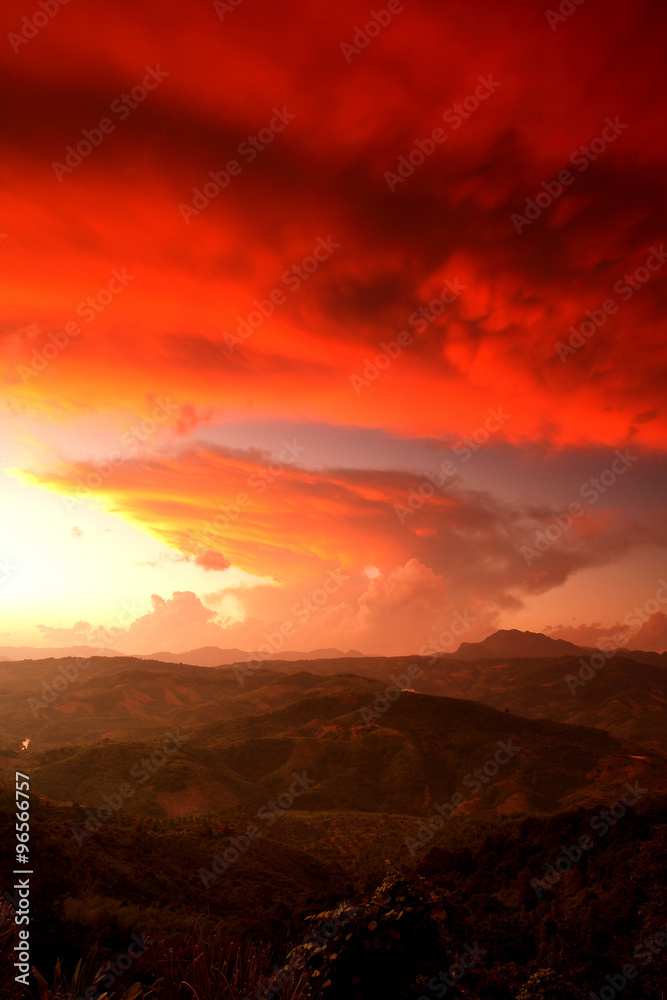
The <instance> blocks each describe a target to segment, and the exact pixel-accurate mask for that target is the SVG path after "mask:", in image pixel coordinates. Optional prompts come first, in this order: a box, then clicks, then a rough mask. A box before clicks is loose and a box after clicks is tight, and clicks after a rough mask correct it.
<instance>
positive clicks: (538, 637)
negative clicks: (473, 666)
mask: <svg viewBox="0 0 667 1000" xmlns="http://www.w3.org/2000/svg"><path fill="white" fill-rule="evenodd" d="M583 652H587V650H586V649H584V647H583V646H575V645H574V643H572V642H567V641H566V640H565V639H552V638H551V637H550V636H548V635H544V634H543V633H542V632H521V631H519V629H516V628H512V629H499V631H498V632H494V633H493V635H490V636H487V638H486V639H484V640H483V642H462V643H461V645H460V646H459V648H458V649H457V650H456V652H455V653H452V654H451V655H452V656H455V657H456V658H457V660H481V659H484V658H485V657H489V656H531V657H538V656H577V655H581V654H582V653H583Z"/></svg>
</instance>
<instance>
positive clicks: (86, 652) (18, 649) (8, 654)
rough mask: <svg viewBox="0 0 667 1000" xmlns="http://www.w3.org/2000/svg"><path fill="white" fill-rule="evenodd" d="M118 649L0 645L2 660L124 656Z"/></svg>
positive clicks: (0, 658) (0, 657) (0, 659)
mask: <svg viewBox="0 0 667 1000" xmlns="http://www.w3.org/2000/svg"><path fill="white" fill-rule="evenodd" d="M123 655H124V654H123V653H119V652H118V650H117V649H107V648H106V647H104V646H102V647H101V648H100V647H99V646H0V661H2V660H9V661H12V662H15V661H18V660H44V659H47V658H49V657H63V656H77V657H79V656H81V657H88V656H123Z"/></svg>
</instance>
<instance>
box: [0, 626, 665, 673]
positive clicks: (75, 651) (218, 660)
mask: <svg viewBox="0 0 667 1000" xmlns="http://www.w3.org/2000/svg"><path fill="white" fill-rule="evenodd" d="M595 652H598V648H597V647H595V646H578V645H575V644H574V643H572V642H567V640H565V639H553V638H552V637H551V636H548V635H544V634H543V633H542V632H522V631H520V630H519V629H499V630H498V631H497V632H494V633H493V634H492V635H489V636H487V638H486V639H484V640H483V641H482V642H462V643H461V644H460V646H459V648H458V649H457V650H456V651H455V652H452V653H443V654H442V655H444V656H451V657H456V658H457V659H459V660H461V659H466V660H480V659H492V658H494V657H498V656H503V657H516V656H529V657H533V658H535V657H553V656H587V655H588V656H590V655H591V653H595ZM614 652H616V653H618V654H622V655H623V656H625V657H626V658H627V659H629V660H636V661H637V662H638V663H652V664H656V665H660V664H662V665H664V666H667V652H664V653H656V652H650V651H649V652H646V651H642V650H636V649H627V648H625V647H619V648H618V649H616V650H614ZM128 655H133V656H136V657H137V658H138V659H142V660H158V661H159V662H160V663H180V664H190V665H191V666H195V667H219V666H225V665H228V664H232V663H242V662H244V661H246V662H247V661H253V662H254V661H256V660H257V659H258V658H259V656H258V653H257V652H256V651H252V650H245V649H238V648H235V647H230V648H224V649H223V648H221V647H220V646H201V647H199V648H197V649H189V650H185V651H184V652H182V653H172V652H170V651H168V650H160V651H159V652H157V653H136V654H127V653H120V652H119V651H118V650H115V649H111V648H104V647H103V648H99V647H98V646H86V645H83V646H49V647H39V646H0V662H1V661H12V662H13V661H17V660H28V659H30V660H37V659H45V658H46V657H56V658H61V657H64V656H73V657H84V658H85V657H91V656H113V657H118V656H128ZM367 655H368V654H365V653H361V652H359V650H356V649H350V650H348V651H347V652H346V653H345V652H343V651H342V650H340V649H336V648H334V647H328V648H324V649H311V650H310V651H308V652H305V651H303V650H280V651H278V652H276V653H272V654H268V653H264V652H262V654H261V659H262V660H263V661H270V662H276V661H282V660H285V661H289V662H294V661H310V660H335V659H342V658H344V657H346V658H352V657H354V658H357V657H359V658H364V657H367Z"/></svg>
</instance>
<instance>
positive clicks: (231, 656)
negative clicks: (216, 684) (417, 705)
mask: <svg viewBox="0 0 667 1000" xmlns="http://www.w3.org/2000/svg"><path fill="white" fill-rule="evenodd" d="M343 656H363V653H359V652H358V651H357V650H355V649H351V650H349V651H348V652H347V653H343V652H341V650H340V649H333V648H329V649H311V650H310V652H308V653H305V652H303V651H302V652H298V651H295V650H291V649H287V650H281V651H280V652H278V653H273V654H267V653H264V652H262V653H261V654H259V658H260V659H261V660H332V659H338V658H340V657H343ZM257 657H258V654H257V652H248V650H244V649H221V648H220V647H219V646H202V647H201V648H200V649H189V650H187V652H185V653H167V652H160V653H151V655H150V656H141V657H140V659H143V660H160V661H162V662H163V663H190V664H192V665H193V666H196V667H220V666H226V665H228V664H230V663H244V662H248V661H252V662H255V661H256V659H257Z"/></svg>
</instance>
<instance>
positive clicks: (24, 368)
mask: <svg viewBox="0 0 667 1000" xmlns="http://www.w3.org/2000/svg"><path fill="white" fill-rule="evenodd" d="M55 3H56V0H52V3H51V4H49V3H48V2H47V7H48V10H49V11H52V14H51V15H49V16H48V22H47V23H44V24H42V22H43V21H44V20H45V18H46V17H47V15H46V14H44V15H43V16H42V13H40V12H42V8H40V7H39V6H38V5H37V4H36V3H35V5H30V4H29V3H10V4H8V5H6V7H5V8H4V10H3V13H2V18H3V22H4V30H3V33H2V36H1V37H2V38H4V39H6V44H5V46H4V51H3V53H2V65H1V68H0V72H1V73H2V87H3V93H4V94H5V95H6V107H7V111H6V114H5V121H4V127H3V142H4V149H3V157H2V165H1V166H0V170H1V171H2V175H3V189H4V192H5V197H4V199H3V214H2V219H1V220H0V227H1V229H2V234H1V236H0V252H1V253H2V264H3V267H2V271H1V280H2V283H3V293H4V294H3V312H2V316H1V319H0V357H1V358H2V367H1V369H0V371H1V373H2V375H1V377H2V383H3V392H2V401H3V402H2V417H1V419H2V441H3V449H2V454H1V455H0V463H1V464H0V474H1V475H2V491H3V492H2V496H3V500H2V503H3V505H4V516H3V525H2V533H1V534H0V577H1V580H0V599H1V600H2V607H3V608H4V614H3V620H2V623H1V624H0V632H1V633H2V635H1V636H0V643H3V644H5V645H12V644H32V645H55V644H62V645H65V644H70V643H71V642H75V641H76V642H82V641H85V638H86V636H88V635H89V634H90V633H91V632H93V631H94V630H97V629H100V628H102V629H105V628H106V629H109V628H111V627H112V626H113V625H114V623H117V622H119V621H120V618H119V615H120V614H121V610H120V609H121V608H122V606H123V605H124V604H126V603H128V602H130V603H131V604H132V606H133V607H135V608H136V611H135V612H133V616H134V618H135V623H134V624H133V625H132V626H131V627H130V630H129V632H128V633H127V634H125V633H118V632H116V633H114V648H123V649H127V650H128V651H134V652H154V651H156V650H158V649H167V648H169V649H172V650H174V651H180V650H185V649H188V648H192V647H196V646H200V645H204V644H216V645H222V646H241V647H243V648H248V649H250V648H256V647H257V644H258V643H261V642H263V641H266V639H265V638H263V637H265V635H266V634H269V635H274V634H275V630H276V629H278V630H280V626H281V625H282V624H285V623H289V624H291V625H293V626H294V630H293V632H291V633H290V637H289V642H288V643H287V645H288V646H289V647H291V648H298V649H311V648H315V647H320V646H331V645H335V646H338V647H340V648H343V649H347V648H350V647H355V648H358V649H361V650H363V651H367V652H386V653H393V652H395V653H404V652H412V651H416V650H417V649H418V648H419V647H420V646H421V645H422V644H423V643H425V642H428V641H431V640H433V639H434V638H436V637H437V636H439V635H441V634H443V633H444V632H446V631H447V630H448V629H449V627H450V625H451V624H452V622H454V621H456V620H458V619H456V617H455V616H456V615H457V614H458V615H459V616H462V617H465V616H466V615H467V618H468V619H474V622H472V621H470V622H469V625H470V627H469V628H467V629H466V632H465V635H464V636H462V637H463V638H465V639H471V638H481V637H483V636H484V635H485V634H486V633H488V632H489V631H492V630H493V629H494V628H496V627H519V628H530V629H533V630H542V629H550V630H551V631H552V634H562V635H567V636H569V635H570V632H571V631H572V630H573V629H580V630H582V629H583V630H586V631H585V636H586V637H587V640H588V641H596V640H597V639H599V638H601V637H603V635H606V634H609V632H610V630H613V629H614V628H618V627H619V625H624V627H625V628H626V630H627V629H628V628H630V630H631V633H629V634H628V636H627V638H628V642H629V644H630V645H633V644H634V645H637V644H639V645H640V646H641V647H642V648H652V649H664V648H665V647H666V646H667V628H666V627H665V625H666V622H667V619H665V615H664V612H665V611H667V601H665V602H664V604H663V603H662V602H661V601H660V600H659V599H658V598H656V596H655V595H656V593H657V592H658V591H659V590H660V583H659V581H660V579H661V578H662V577H663V576H664V575H665V572H666V567H665V559H664V545H665V529H664V523H665V519H664V494H663V492H662V490H661V486H662V485H663V484H664V472H665V463H664V450H665V442H666V440H667V427H666V420H665V406H664V388H663V386H664V376H665V358H666V355H667V346H666V338H665V332H666V331H665V319H664V308H663V309H661V305H662V304H663V303H664V298H665V287H666V275H667V267H665V264H666V263H667V256H665V254H664V249H663V243H662V242H661V241H662V240H664V236H665V234H664V219H665V215H664V207H665V199H664V183H665V182H664V177H665V158H666V157H665V151H666V140H665V122H664V111H663V110H662V108H663V106H664V101H663V98H662V93H661V88H660V86H659V79H660V72H661V68H662V65H663V61H664V37H665V34H664V32H665V22H666V20H667V12H666V11H665V9H664V7H663V6H662V5H660V4H659V3H657V2H633V3H630V2H629V0H626V2H622V3H620V2H611V3H610V2H606V3H602V2H601V0H586V2H585V3H583V4H581V6H576V7H574V8H573V13H572V14H571V15H569V16H567V17H564V18H562V19H555V18H554V17H552V16H549V17H548V16H547V13H546V12H545V9H543V8H542V7H541V6H536V5H534V4H532V3H528V2H527V0H522V2H518V0H514V2H509V3H507V4H504V5H500V6H498V7H495V6H493V5H491V4H484V3H481V2H479V0H473V2H466V3H463V2H461V3H447V4H442V3H436V2H428V0H421V2H417V0H415V2H412V0H410V2H406V3H404V4H398V3H395V4H392V9H393V11H394V12H393V13H392V14H391V16H390V14H389V12H387V13H384V11H385V10H386V8H385V7H382V6H376V7H375V8H373V7H370V8H369V7H367V6H365V5H364V4H361V3H359V2H355V3H351V2H349V3H345V2H343V3H340V4H337V5H335V6H334V7H329V8H324V7H322V6H320V7H318V6H317V5H313V4H310V3H305V2H304V3H302V2H296V0H293V2H287V3H284V4H280V5H276V4H270V3H268V2H267V0H242V2H241V3H240V4H238V5H237V6H236V7H233V6H231V5H230V4H225V3H218V5H217V8H216V6H214V5H213V4H212V3H207V2H202V3H198V4H193V5H185V4H181V3H179V4H176V3H173V2H167V3H161V4H159V5H158V4H153V3H151V2H146V3H143V4H141V5H140V6H139V8H137V5H136V4H131V3H129V2H123V0H113V2H111V0H106V2H105V0H103V2H96V3H93V2H92V0H71V2H70V3H68V4H66V5H65V6H63V7H62V8H58V9H57V10H56V11H55V12H53V5H54V4H55ZM566 6H567V5H566ZM398 8H400V9H398ZM552 9H553V10H557V9H558V8H557V7H554V8H552ZM568 9H569V8H568ZM373 10H375V11H379V12H380V14H379V17H378V18H377V19H375V20H374V19H373V18H372V16H371V11H373ZM547 10H548V8H547ZM33 21H34V22H35V23H36V25H37V27H35V26H34V24H33V23H32V22H33ZM378 22H383V23H382V24H379V23H378ZM550 22H551V23H550ZM367 25H368V31H366V26H367ZM149 88H152V89H149ZM123 95H128V96H127V97H124V96H123ZM253 137H257V138H253ZM436 140H437V141H436ZM82 142H83V145H80V144H81V143H82ZM68 147H70V148H71V150H70V151H68ZM77 147H79V152H78V153H77V152H76V149H77ZM410 158H411V159H410ZM79 160H80V162H78V161H79ZM422 161H423V162H422ZM230 163H232V164H236V165H235V166H234V165H232V166H231V167H230ZM563 171H567V173H566V174H563ZM225 172H226V174H225ZM211 174H213V175H216V174H217V175H218V177H219V178H220V179H221V181H222V182H223V183H224V185H225V186H224V189H223V190H216V189H217V187H218V184H217V183H216V184H214V183H213V181H212V178H211ZM401 174H402V175H403V176H401ZM559 175H560V180H558V178H559ZM205 185H209V186H208V187H206V188H205ZM195 189H199V191H202V189H204V191H205V194H204V195H203V196H202V195H199V200H197V198H196V196H195ZM527 199H530V200H532V207H531V205H530V204H528V203H527ZM89 298H92V299H93V302H92V303H89V302H87V300H88V299H89ZM420 310H421V314H420ZM262 311H263V313H264V314H265V315H262ZM248 322H250V324H251V325H250V326H249V325H246V324H247V323H248ZM582 324H584V328H583V333H582V332H581V328H582ZM572 328H574V330H573V329H572ZM251 330H252V332H250V331H251ZM63 331H65V332H66V333H67V336H66V335H65V333H64V332H63ZM245 334H249V335H247V336H246V335H245ZM383 345H384V346H383ZM559 345H560V346H559ZM375 359H377V362H378V363H377V365H376V364H375ZM491 411H492V412H491ZM142 421H143V423H142ZM466 438H469V439H470V441H469V443H468V444H466V443H465V439H466ZM286 442H287V444H286ZM288 445H289V447H288ZM618 452H620V454H621V455H623V456H625V459H621V458H619V457H618V454H617V453H618ZM281 456H282V458H281ZM272 462H273V463H274V464H273V465H270V464H269V463H272ZM448 463H450V464H448ZM437 470H442V473H441V481H440V482H439V484H438V485H437V486H430V485H429V482H428V479H427V478H426V476H427V473H429V474H431V475H433V474H434V473H436V471H437ZM600 476H602V477H603V478H602V479H601V480H600V478H599V477H600ZM91 477H92V478H91ZM596 480H597V483H598V485H595V484H594V481H596ZM86 482H88V483H89V484H90V486H88V487H87V486H86ZM424 484H426V485H424ZM586 484H588V485H586ZM420 486H421V487H422V492H424V493H426V494H429V493H430V492H431V491H433V495H432V496H426V498H425V499H424V500H423V504H422V505H421V506H420V508H419V509H418V510H412V509H411V508H410V507H409V506H408V500H409V498H410V497H413V498H414V496H415V493H414V491H418V490H419V488H420ZM262 487H263V488H262ZM411 491H413V492H411ZM582 491H583V492H582ZM239 497H242V498H243V499H239ZM67 498H70V501H71V502H67ZM413 503H414V504H415V505H417V503H418V501H416V500H414V499H413ZM572 504H578V505H579V506H580V507H581V513H577V514H572V513H570V514H569V515H568V514H567V511H568V508H570V507H571V505H572ZM216 517H217V518H218V521H217V525H215V526H214V519H215V518H216ZM568 517H569V518H570V521H571V523H570V524H568V523H567V519H568ZM207 526H208V527H207ZM547 529H548V531H549V532H550V537H549V538H547V540H546V542H544V543H540V542H538V539H541V538H543V536H542V535H540V534H539V533H540V532H545V531H547ZM539 544H543V545H544V550H543V551H542V550H541V549H540V548H539ZM536 546H537V547H536ZM2 560H4V562H2ZM3 565H4V566H5V567H6V569H4V570H3V569H2V566H3ZM332 571H333V572H338V573H339V574H340V576H339V577H336V578H335V579H336V580H337V581H338V584H337V587H336V589H335V590H334V585H333V583H330V585H329V589H330V590H332V591H333V592H331V593H327V594H326V597H325V599H324V600H323V603H322V604H321V605H320V606H317V605H313V608H312V612H311V614H309V616H308V620H307V621H301V619H304V618H305V617H306V616H305V613H304V612H303V611H302V610H301V609H302V608H303V606H304V605H303V602H304V601H308V600H310V599H311V597H312V595H313V594H314V593H315V592H318V593H320V592H321V593H324V590H323V589H322V588H323V581H325V580H326V579H329V580H330V581H331V580H332V579H334V578H332V577H330V576H329V577H328V576H327V574H329V573H331V572H332ZM343 577H345V579H344V580H343ZM651 602H652V603H651ZM297 606H298V607H297ZM636 607H640V609H644V608H645V610H643V611H642V616H643V617H645V618H646V621H645V622H642V616H640V622H641V629H639V628H635V626H631V625H629V623H628V621H627V620H626V619H627V617H628V616H629V615H630V616H631V615H632V613H633V609H634V608H636ZM125 625H126V626H127V623H125ZM632 629H634V631H632ZM568 630H569V631H568ZM287 631H289V628H288V629H287ZM98 634H99V633H98ZM105 634H107V635H110V633H105ZM573 634H574V633H573ZM576 634H578V635H580V636H581V637H584V631H580V632H578V633H576ZM443 641H445V640H443ZM582 641H583V638H582ZM457 642H458V640H457Z"/></svg>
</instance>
